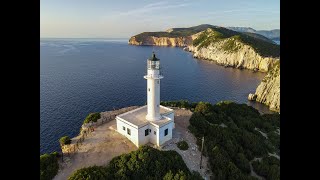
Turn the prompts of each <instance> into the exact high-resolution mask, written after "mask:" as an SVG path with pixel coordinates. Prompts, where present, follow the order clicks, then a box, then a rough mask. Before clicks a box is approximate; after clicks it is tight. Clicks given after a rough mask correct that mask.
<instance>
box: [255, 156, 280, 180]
mask: <svg viewBox="0 0 320 180" xmlns="http://www.w3.org/2000/svg"><path fill="white" fill-rule="evenodd" d="M252 167H253V169H254V171H255V172H256V173H257V174H258V175H260V176H263V177H265V178H266V179H280V171H279V170H280V160H278V159H277V158H275V157H273V156H269V157H268V156H265V157H263V158H262V160H261V161H258V160H257V161H253V162H252Z"/></svg>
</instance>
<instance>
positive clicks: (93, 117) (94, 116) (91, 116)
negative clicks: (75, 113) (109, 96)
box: [83, 113, 101, 124]
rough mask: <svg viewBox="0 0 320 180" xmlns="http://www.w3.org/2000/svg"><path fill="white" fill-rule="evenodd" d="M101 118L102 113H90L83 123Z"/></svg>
mask: <svg viewBox="0 0 320 180" xmlns="http://www.w3.org/2000/svg"><path fill="white" fill-rule="evenodd" d="M100 118H101V114H100V113H90V114H89V115H88V116H87V117H86V119H85V120H84V121H83V124H86V123H89V122H97V120H98V119H100Z"/></svg>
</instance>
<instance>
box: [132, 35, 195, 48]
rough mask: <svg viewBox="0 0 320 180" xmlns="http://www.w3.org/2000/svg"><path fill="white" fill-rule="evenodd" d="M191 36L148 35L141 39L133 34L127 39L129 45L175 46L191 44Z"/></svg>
mask: <svg viewBox="0 0 320 180" xmlns="http://www.w3.org/2000/svg"><path fill="white" fill-rule="evenodd" d="M192 40H193V39H192V36H186V37H155V36H148V37H146V38H143V39H142V40H141V41H138V40H137V37H135V36H133V37H131V38H130V39H129V44H131V45H145V46H151V45H155V46H175V47H183V46H187V45H189V44H192Z"/></svg>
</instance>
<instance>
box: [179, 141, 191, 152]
mask: <svg viewBox="0 0 320 180" xmlns="http://www.w3.org/2000/svg"><path fill="white" fill-rule="evenodd" d="M177 146H178V148H179V149H181V150H183V151H185V150H187V149H188V148H189V145H188V143H187V142H186V141H180V142H178V143H177Z"/></svg>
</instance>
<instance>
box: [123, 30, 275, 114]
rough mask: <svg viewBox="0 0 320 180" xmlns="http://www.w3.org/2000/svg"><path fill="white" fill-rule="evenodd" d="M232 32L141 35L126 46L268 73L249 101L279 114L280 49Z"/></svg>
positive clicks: (259, 37)
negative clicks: (163, 49)
mask: <svg viewBox="0 0 320 180" xmlns="http://www.w3.org/2000/svg"><path fill="white" fill-rule="evenodd" d="M231 29H232V27H230V28H224V27H219V26H214V25H209V24H202V25H199V26H193V27H189V28H171V29H168V30H166V31H160V32H143V33H140V34H138V35H135V36H132V37H131V38H130V39H129V42H128V43H129V44H130V45H141V46H144V45H145V46H153V45H155V46H175V47H183V48H184V50H186V51H189V52H192V53H193V56H194V57H195V58H198V59H203V60H210V61H215V62H216V63H217V64H219V65H223V66H225V67H234V68H239V69H249V70H253V71H261V72H268V73H267V75H266V77H265V78H264V79H263V80H262V82H261V84H260V85H259V86H258V88H257V90H256V92H255V93H253V94H250V95H249V96H248V99H249V100H254V101H257V102H261V103H264V104H266V105H268V106H269V108H270V109H271V110H273V111H277V112H280V46H279V45H277V44H276V43H275V42H274V41H272V40H271V39H269V38H267V37H265V36H263V35H261V33H260V34H259V33H254V32H255V31H254V30H253V29H252V32H250V31H246V32H243V31H245V30H239V29H237V31H234V30H231ZM233 29H235V28H233ZM239 31H242V32H239ZM262 34H263V33H262ZM269 37H270V36H269Z"/></svg>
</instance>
